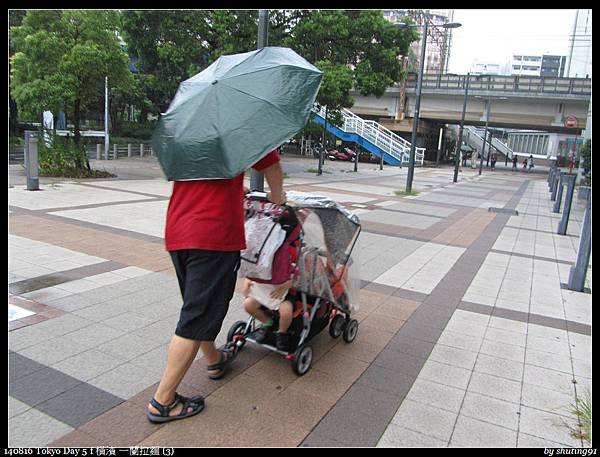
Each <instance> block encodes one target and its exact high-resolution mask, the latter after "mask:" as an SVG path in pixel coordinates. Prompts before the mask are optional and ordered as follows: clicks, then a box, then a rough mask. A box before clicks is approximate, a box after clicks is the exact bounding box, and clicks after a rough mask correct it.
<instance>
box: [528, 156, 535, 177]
mask: <svg viewBox="0 0 600 457" xmlns="http://www.w3.org/2000/svg"><path fill="white" fill-rule="evenodd" d="M533 167H534V165H533V155H530V156H529V161H528V163H527V172H528V173H531V170H532V169H533Z"/></svg>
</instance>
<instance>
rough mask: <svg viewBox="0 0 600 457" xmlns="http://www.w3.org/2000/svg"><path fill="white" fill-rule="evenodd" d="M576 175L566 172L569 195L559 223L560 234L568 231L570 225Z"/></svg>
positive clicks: (565, 177) (565, 178)
mask: <svg viewBox="0 0 600 457" xmlns="http://www.w3.org/2000/svg"><path fill="white" fill-rule="evenodd" d="M576 177H577V176H576V175H569V174H564V180H565V184H566V186H567V196H566V198H565V209H564V210H563V215H562V219H561V220H560V222H559V223H558V230H557V231H556V233H558V234H559V235H565V234H566V233H567V226H568V225H569V216H570V214H571V203H572V202H573V192H574V190H575V178H576Z"/></svg>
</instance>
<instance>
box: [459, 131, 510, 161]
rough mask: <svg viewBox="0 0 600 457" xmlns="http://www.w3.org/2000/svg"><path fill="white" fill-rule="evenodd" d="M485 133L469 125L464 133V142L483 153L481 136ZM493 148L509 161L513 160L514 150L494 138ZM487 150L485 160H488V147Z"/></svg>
mask: <svg viewBox="0 0 600 457" xmlns="http://www.w3.org/2000/svg"><path fill="white" fill-rule="evenodd" d="M480 133H481V134H480ZM483 133H484V132H481V130H480V129H477V128H476V127H473V126H471V125H467V126H465V129H464V131H463V141H464V142H465V143H467V144H468V145H469V146H471V147H473V148H475V150H476V151H477V152H481V147H482V145H483V137H482V136H481V135H482V134H483ZM492 147H493V148H494V149H495V150H496V151H497V152H499V153H500V154H502V155H504V156H508V158H509V159H512V157H513V154H514V152H513V150H512V149H511V148H509V147H508V146H507V145H505V144H504V143H503V142H502V141H500V140H499V139H498V138H492ZM485 149H486V151H485V152H486V154H485V157H484V158H487V156H488V153H489V151H488V148H487V147H486V148H485Z"/></svg>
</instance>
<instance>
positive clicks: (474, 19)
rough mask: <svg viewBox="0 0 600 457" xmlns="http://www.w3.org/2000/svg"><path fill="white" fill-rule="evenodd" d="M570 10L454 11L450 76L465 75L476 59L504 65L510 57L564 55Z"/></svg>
mask: <svg viewBox="0 0 600 457" xmlns="http://www.w3.org/2000/svg"><path fill="white" fill-rule="evenodd" d="M575 12H576V10H574V9H546V10H544V9H537V10H526V9H522V10H509V9H504V10H474V9H473V10H467V9H462V10H454V22H460V23H461V24H462V27H460V28H457V29H453V31H452V32H453V35H452V45H451V46H452V47H451V50H450V62H449V66H448V71H449V72H450V73H458V74H465V73H467V72H468V71H469V70H470V69H471V64H472V63H473V62H474V61H475V60H476V59H477V60H479V61H480V62H496V63H500V64H505V63H506V62H507V61H508V60H510V59H511V58H512V55H513V54H531V55H542V54H554V55H568V52H569V35H570V34H571V33H572V30H573V22H574V20H575Z"/></svg>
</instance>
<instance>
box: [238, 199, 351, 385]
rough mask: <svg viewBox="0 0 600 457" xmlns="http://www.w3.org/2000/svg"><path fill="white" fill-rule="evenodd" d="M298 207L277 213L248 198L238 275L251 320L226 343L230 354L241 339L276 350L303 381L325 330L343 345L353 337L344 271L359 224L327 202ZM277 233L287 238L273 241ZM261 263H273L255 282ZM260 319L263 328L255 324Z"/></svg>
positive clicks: (309, 202) (315, 201) (308, 201)
mask: <svg viewBox="0 0 600 457" xmlns="http://www.w3.org/2000/svg"><path fill="white" fill-rule="evenodd" d="M297 198H300V197H297ZM292 200H294V199H292ZM300 201H301V202H302V203H300V204H298V200H297V201H296V202H295V203H294V205H293V206H284V207H279V208H275V207H273V206H270V204H268V203H264V202H263V203H260V202H258V203H257V202H256V201H255V200H253V199H248V201H247V204H246V224H247V225H246V228H247V230H246V236H247V244H248V248H247V250H246V251H244V252H243V253H242V264H241V265H242V266H241V268H240V275H241V276H243V277H244V278H245V280H244V297H245V300H244V307H245V309H246V311H247V312H248V313H249V314H250V315H251V318H250V319H249V320H248V321H238V322H236V323H235V324H233V326H232V327H231V328H230V330H229V333H228V335H227V340H228V342H229V344H231V345H232V346H233V348H234V351H236V352H237V351H239V350H241V349H242V348H243V346H244V345H245V344H246V342H247V341H250V342H251V343H254V344H259V345H261V346H263V347H266V348H268V349H270V350H272V351H275V352H277V353H279V354H281V355H282V356H283V357H284V358H285V359H286V360H289V361H291V362H292V368H293V370H294V372H295V373H296V374H298V375H303V374H305V373H306V372H307V371H308V369H309V368H310V365H311V362H312V349H311V347H310V346H309V344H308V343H309V342H310V340H311V339H312V338H313V337H314V336H315V335H317V334H318V333H320V332H321V331H322V330H323V329H324V328H325V327H327V326H328V325H329V333H330V335H331V336H332V337H333V338H338V337H339V336H341V335H342V334H343V336H344V341H345V342H346V343H351V342H352V341H353V340H354V339H355V337H356V334H357V331H358V322H357V321H356V319H353V318H352V317H351V314H353V313H354V312H355V310H356V309H357V308H356V304H355V303H354V304H353V305H351V304H350V302H351V301H353V300H351V294H350V290H349V289H348V287H349V285H350V283H349V282H348V276H349V275H348V271H349V270H348V267H349V265H350V264H352V259H351V258H350V253H351V251H352V248H353V247H354V244H355V242H356V239H357V237H358V234H359V232H360V224H359V222H358V218H356V216H354V215H351V214H350V213H348V212H347V211H345V210H344V209H342V208H340V207H338V206H336V204H335V203H334V202H332V201H330V200H328V199H325V198H322V197H319V198H318V199H316V198H315V197H314V196H311V198H306V199H305V200H300ZM274 227H275V228H274ZM325 227H327V230H324V228H325ZM279 228H283V232H285V233H283V234H281V237H280V238H279V239H278V240H277V241H273V242H271V239H275V238H277V235H276V234H277V230H279ZM270 244H273V246H270ZM271 251H276V252H275V254H271V257H269V255H268V254H265V253H266V252H271ZM282 253H284V254H283V255H282ZM262 257H268V258H271V259H273V260H270V261H269V262H266V261H265V262H263V264H264V265H269V267H268V268H271V264H272V275H273V277H272V278H271V277H269V279H265V278H264V277H263V278H262V279H261V278H257V276H258V275H259V273H261V274H262V270H261V269H260V268H259V266H260V264H261V258H262ZM282 259H284V261H282ZM286 267H287V268H286ZM268 268H267V267H265V269H268ZM282 272H283V273H282ZM269 274H271V272H269ZM275 276H278V277H279V279H278V280H274V278H275ZM248 278H251V279H250V280H249V279H248ZM354 279H356V278H354ZM352 286H353V287H354V288H355V284H352ZM353 290H354V289H353ZM259 321H260V322H262V323H263V325H262V326H261V327H257V326H256V323H257V322H259ZM274 330H277V331H276V332H275V331H274Z"/></svg>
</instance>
